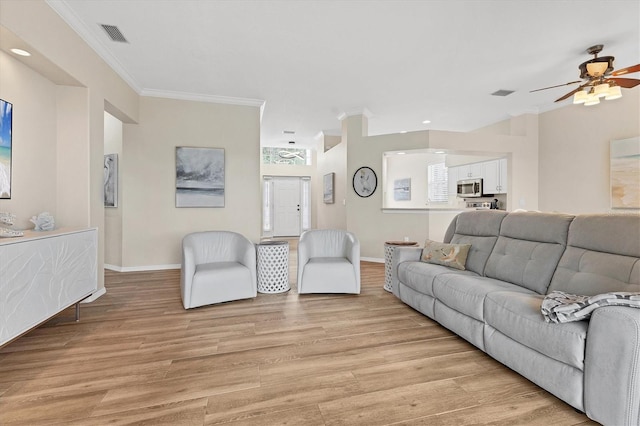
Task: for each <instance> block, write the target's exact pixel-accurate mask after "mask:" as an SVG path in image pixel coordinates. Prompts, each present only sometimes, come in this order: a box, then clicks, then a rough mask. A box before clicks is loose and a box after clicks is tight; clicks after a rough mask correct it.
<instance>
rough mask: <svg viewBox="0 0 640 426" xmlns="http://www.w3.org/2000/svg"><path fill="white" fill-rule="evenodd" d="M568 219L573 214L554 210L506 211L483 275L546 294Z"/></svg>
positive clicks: (558, 256) (565, 233)
mask: <svg viewBox="0 0 640 426" xmlns="http://www.w3.org/2000/svg"><path fill="white" fill-rule="evenodd" d="M572 220H573V216H570V215H566V214H558V213H534V212H521V213H511V214H509V215H508V216H507V217H505V218H504V220H503V221H502V226H501V228H500V236H499V237H498V241H497V242H496V245H495V247H494V248H493V251H492V252H491V255H490V256H489V260H488V261H487V266H486V268H485V271H484V275H485V276H487V277H490V278H495V279H499V280H502V281H507V282H510V283H513V284H516V285H519V286H522V287H525V288H528V289H529V290H533V291H535V292H537V293H539V294H546V293H547V289H548V287H549V284H550V282H551V278H552V277H553V273H554V271H555V269H556V266H557V265H558V262H559V261H560V257H561V256H562V254H563V253H564V251H565V247H566V245H567V235H568V232H569V225H570V224H571V221H572Z"/></svg>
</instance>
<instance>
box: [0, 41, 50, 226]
mask: <svg viewBox="0 0 640 426" xmlns="http://www.w3.org/2000/svg"><path fill="white" fill-rule="evenodd" d="M0 98H2V99H3V100H5V101H7V102H10V103H12V104H13V128H12V129H13V142H12V145H13V146H12V166H11V168H12V170H11V174H12V177H11V199H9V200H6V199H0V211H2V212H10V213H13V214H15V215H16V222H15V225H14V226H15V227H16V228H18V229H24V228H33V224H32V223H30V222H29V219H30V218H31V217H32V216H35V215H37V214H39V213H42V212H44V211H48V212H49V213H51V214H52V215H53V216H54V218H57V214H58V211H57V197H56V181H57V178H56V174H57V165H56V160H55V159H56V155H57V149H56V144H57V138H56V129H57V124H56V120H57V117H56V86H55V85H54V84H53V83H51V82H50V81H49V80H47V79H45V78H43V77H42V76H41V75H40V74H38V73H36V72H35V71H33V70H31V69H30V68H28V67H26V66H24V65H23V64H22V63H20V62H18V61H16V60H14V59H13V58H11V57H10V56H9V55H7V54H5V53H4V52H2V51H0Z"/></svg>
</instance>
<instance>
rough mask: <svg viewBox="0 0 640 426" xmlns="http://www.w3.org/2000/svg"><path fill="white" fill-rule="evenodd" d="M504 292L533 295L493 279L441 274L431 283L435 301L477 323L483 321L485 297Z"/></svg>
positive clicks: (530, 292)
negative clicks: (496, 292)
mask: <svg viewBox="0 0 640 426" xmlns="http://www.w3.org/2000/svg"><path fill="white" fill-rule="evenodd" d="M504 290H510V291H514V292H522V293H526V294H532V293H533V292H532V291H531V290H527V289H526V288H524V287H520V286H517V285H514V284H510V283H507V282H504V281H499V280H495V279H493V278H487V277H480V276H471V275H462V274H441V275H438V276H437V277H436V278H435V280H434V282H433V293H434V296H435V298H436V299H438V300H439V301H441V302H442V303H444V304H445V305H447V306H448V307H450V308H452V309H455V310H456V311H458V312H460V313H462V314H465V315H467V316H469V317H471V318H474V319H476V320H478V321H484V301H485V298H486V296H487V295H488V294H489V293H492V292H494V291H504ZM436 319H437V318H436Z"/></svg>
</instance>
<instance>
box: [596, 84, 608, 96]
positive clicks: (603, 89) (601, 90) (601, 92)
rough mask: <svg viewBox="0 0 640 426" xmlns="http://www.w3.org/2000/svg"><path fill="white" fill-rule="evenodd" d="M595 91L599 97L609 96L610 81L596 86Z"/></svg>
mask: <svg viewBox="0 0 640 426" xmlns="http://www.w3.org/2000/svg"><path fill="white" fill-rule="evenodd" d="M593 93H594V95H596V96H597V97H599V98H603V97H605V96H607V95H608V94H609V84H608V83H601V84H598V85H597V86H596V87H595V89H594V91H593Z"/></svg>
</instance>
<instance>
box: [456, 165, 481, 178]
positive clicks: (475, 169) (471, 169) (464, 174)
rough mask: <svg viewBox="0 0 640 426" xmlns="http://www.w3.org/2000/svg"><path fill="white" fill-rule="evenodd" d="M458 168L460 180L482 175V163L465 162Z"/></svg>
mask: <svg viewBox="0 0 640 426" xmlns="http://www.w3.org/2000/svg"><path fill="white" fill-rule="evenodd" d="M456 168H457V169H458V180H464V179H474V178H481V177H482V163H474V164H465V165H464V166H458V167H456Z"/></svg>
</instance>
